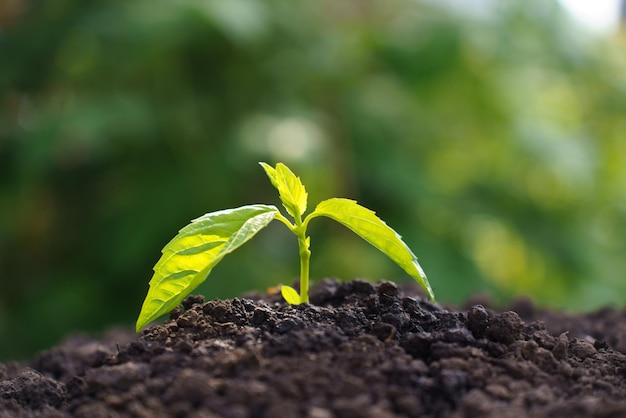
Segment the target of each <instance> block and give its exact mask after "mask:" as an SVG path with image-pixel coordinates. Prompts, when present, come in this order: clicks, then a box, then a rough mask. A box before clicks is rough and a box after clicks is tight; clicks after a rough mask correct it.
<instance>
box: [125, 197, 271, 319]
mask: <svg viewBox="0 0 626 418" xmlns="http://www.w3.org/2000/svg"><path fill="white" fill-rule="evenodd" d="M278 213H279V212H278V209H277V208H276V207H275V206H269V205H248V206H242V207H239V208H236V209H228V210H222V211H218V212H212V213H207V214H205V215H204V216H201V217H200V218H197V219H194V220H193V221H191V223H190V224H189V225H187V226H186V227H184V228H183V229H181V230H180V231H179V233H178V235H176V237H174V239H172V240H171V241H170V242H169V243H168V244H167V245H166V246H165V247H164V248H163V250H162V251H161V252H162V253H163V255H162V256H161V258H160V259H159V261H158V262H157V263H156V265H155V266H154V275H153V276H152V279H151V280H150V288H149V290H148V295H147V296H146V299H145V300H144V303H143V306H142V307H141V312H140V314H139V319H137V331H139V330H140V329H141V328H143V327H144V326H146V325H147V324H148V323H149V322H151V321H153V320H155V319H156V318H158V317H159V316H161V315H163V314H165V313H167V312H169V311H171V310H172V309H174V308H175V307H176V306H177V305H178V304H179V303H180V302H181V301H182V300H183V299H184V298H185V297H186V296H187V295H188V294H189V293H190V292H191V291H193V289H195V288H196V287H197V286H198V285H199V284H200V283H202V282H203V281H204V280H205V279H206V278H207V276H208V275H209V273H210V272H211V270H212V269H213V267H215V265H216V264H217V263H218V262H220V260H222V258H223V257H224V256H225V255H227V254H229V253H231V252H232V251H234V250H235V249H237V248H238V247H240V246H241V245H243V244H244V243H246V242H247V241H248V240H249V239H250V238H252V237H253V236H254V235H255V234H256V233H257V232H259V231H260V230H261V229H263V228H265V227H266V226H267V224H269V223H270V222H271V221H272V220H273V219H274V217H275V216H276V215H277V214H278Z"/></svg>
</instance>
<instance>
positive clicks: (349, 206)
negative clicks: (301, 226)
mask: <svg viewBox="0 0 626 418" xmlns="http://www.w3.org/2000/svg"><path fill="white" fill-rule="evenodd" d="M317 216H326V217H328V218H331V219H334V220H335V221H337V222H339V223H341V224H343V225H345V226H346V227H348V228H350V229H351V230H352V231H354V232H355V233H356V234H357V235H359V236H360V237H361V238H363V239H364V240H365V241H367V242H369V243H370V244H372V245H373V246H374V247H376V248H378V249H379V250H380V251H382V252H383V253H384V254H385V255H387V256H388V257H389V258H391V259H392V260H393V261H395V262H396V264H398V265H399V266H400V267H402V268H403V269H404V271H406V272H407V273H408V274H409V275H410V276H411V277H413V278H414V279H415V280H416V281H417V282H418V283H419V284H420V285H421V286H422V288H424V290H425V291H426V293H427V294H428V297H429V298H430V299H431V300H435V295H434V293H433V290H432V289H431V287H430V284H429V283H428V278H427V277H426V274H425V273H424V271H423V270H422V267H421V266H420V265H419V263H418V262H417V257H416V256H415V255H414V254H413V252H412V251H411V249H410V248H409V247H408V246H407V245H406V244H405V243H404V241H402V237H401V236H400V235H399V234H398V233H397V232H396V231H394V230H393V229H391V228H390V227H389V226H388V225H387V224H386V223H385V222H384V221H382V220H381V219H380V218H379V217H378V216H376V214H375V213H374V212H373V211H371V210H369V209H367V208H365V207H363V206H361V205H359V204H358V203H356V202H355V201H354V200H350V199H340V198H335V199H328V200H324V201H323V202H321V203H320V204H319V205H317V207H316V208H315V211H313V212H312V213H311V214H310V215H309V217H308V218H309V219H312V218H314V217H317ZM305 222H306V221H305Z"/></svg>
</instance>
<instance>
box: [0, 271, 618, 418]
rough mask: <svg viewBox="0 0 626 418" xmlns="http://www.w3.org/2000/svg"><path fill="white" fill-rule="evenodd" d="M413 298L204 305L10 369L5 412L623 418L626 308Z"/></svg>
mask: <svg viewBox="0 0 626 418" xmlns="http://www.w3.org/2000/svg"><path fill="white" fill-rule="evenodd" d="M409 296H410V297H409ZM409 296H406V295H404V294H403V292H402V291H400V290H399V289H398V288H397V287H396V285H394V284H392V283H389V282H383V283H381V284H379V285H377V286H372V285H371V284H369V283H366V282H362V281H353V282H348V283H344V284H340V283H338V282H335V281H324V282H323V283H322V284H320V285H319V286H318V287H317V288H316V289H315V290H314V291H313V293H312V297H311V301H312V305H306V306H299V307H289V306H285V305H284V304H283V303H278V298H277V296H269V297H266V298H265V300H258V299H245V298H243V299H234V300H226V301H210V302H206V303H204V301H203V300H202V298H199V297H191V298H188V299H187V300H186V301H185V303H184V305H185V307H184V308H182V307H181V308H180V309H177V310H176V311H175V312H173V313H172V316H171V318H172V319H171V320H170V321H167V322H165V323H164V324H163V325H158V326H152V327H149V328H148V329H147V330H145V331H143V332H142V333H141V334H140V335H139V337H136V336H134V335H133V334H132V333H129V332H122V331H120V332H112V333H110V334H109V335H108V336H106V337H105V338H102V339H99V340H90V339H84V338H82V339H81V338H73V339H69V340H68V341H66V342H65V343H63V344H61V345H60V346H58V347H55V348H53V349H51V350H50V351H47V352H45V353H42V354H41V355H39V356H38V357H37V358H35V359H34V360H33V361H32V363H30V364H27V365H17V364H0V418H9V417H10V418H14V417H20V418H27V417H59V418H60V417H84V418H105V417H106V418H108V417H146V418H160V417H194V418H209V417H210V418H215V417H242V418H243V417H251V418H252V417H259V418H260V417H283V418H290V417H306V418H340V417H346V418H350V417H381V418H384V417H498V418H506V417H533V418H539V417H551V418H552V417H568V418H573V417H606V418H608V417H626V356H625V355H624V354H623V353H624V352H626V351H625V350H626V322H625V321H624V319H625V317H626V313H625V312H624V311H612V310H604V311H600V312H597V313H595V314H590V315H586V316H579V317H573V316H567V315H563V314H550V313H545V312H544V313H542V312H537V311H535V309H534V308H533V307H532V305H530V304H529V303H526V302H520V303H518V304H517V305H515V306H514V309H515V311H517V312H518V313H515V312H513V311H508V312H503V313H495V312H492V311H490V310H488V309H486V308H484V307H483V306H482V305H473V306H469V307H468V308H467V309H466V310H458V311H457V310H446V309H443V308H441V307H438V306H435V305H432V304H430V303H428V302H427V301H425V300H424V299H422V298H420V297H419V296H415V295H409ZM520 317H521V318H520ZM537 319H541V321H537Z"/></svg>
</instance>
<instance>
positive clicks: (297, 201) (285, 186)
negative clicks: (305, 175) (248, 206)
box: [259, 163, 308, 218]
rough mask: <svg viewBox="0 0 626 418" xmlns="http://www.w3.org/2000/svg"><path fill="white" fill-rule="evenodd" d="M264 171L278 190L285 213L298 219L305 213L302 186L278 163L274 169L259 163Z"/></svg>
mask: <svg viewBox="0 0 626 418" xmlns="http://www.w3.org/2000/svg"><path fill="white" fill-rule="evenodd" d="M259 164H261V166H262V167H263V169H264V170H265V173H266V174H267V176H268V177H269V179H270V181H271V182H272V184H273V185H274V187H275V188H276V189H277V190H278V194H279V196H280V200H281V202H283V206H285V209H286V210H287V212H288V213H289V214H290V215H291V216H292V217H294V218H298V217H299V216H301V215H302V214H303V213H304V212H306V204H307V197H308V196H307V192H306V189H305V188H304V185H303V184H302V182H301V181H300V177H297V176H296V175H295V174H294V173H293V172H292V171H291V170H290V169H289V168H288V167H287V166H286V165H285V164H283V163H278V164H276V168H273V167H272V166H270V165H269V164H266V163H259Z"/></svg>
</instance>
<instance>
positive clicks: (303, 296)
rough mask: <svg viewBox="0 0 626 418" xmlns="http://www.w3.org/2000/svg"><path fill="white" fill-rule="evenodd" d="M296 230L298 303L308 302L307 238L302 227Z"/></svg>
mask: <svg viewBox="0 0 626 418" xmlns="http://www.w3.org/2000/svg"><path fill="white" fill-rule="evenodd" d="M299 229H300V231H298V232H299V233H298V247H299V248H300V303H309V260H310V258H311V250H309V238H308V237H307V236H306V234H305V230H304V228H299Z"/></svg>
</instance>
